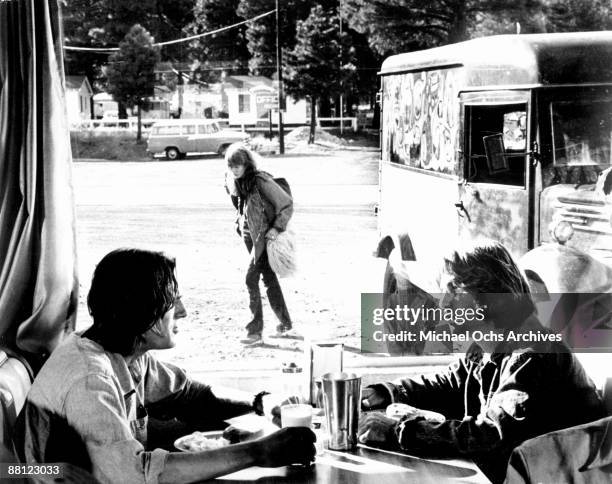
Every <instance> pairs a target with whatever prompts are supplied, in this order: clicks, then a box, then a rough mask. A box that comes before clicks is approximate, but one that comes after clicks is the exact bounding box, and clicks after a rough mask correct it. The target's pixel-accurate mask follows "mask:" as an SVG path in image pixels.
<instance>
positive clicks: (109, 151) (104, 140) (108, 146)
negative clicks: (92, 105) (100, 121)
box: [70, 131, 150, 161]
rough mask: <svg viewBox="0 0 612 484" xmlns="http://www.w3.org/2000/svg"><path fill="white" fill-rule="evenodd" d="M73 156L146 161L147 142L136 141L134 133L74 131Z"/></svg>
mask: <svg viewBox="0 0 612 484" xmlns="http://www.w3.org/2000/svg"><path fill="white" fill-rule="evenodd" d="M70 144H71V147H72V157H73V158H97V159H103V160H117V161H145V160H149V159H150V156H149V155H148V153H147V152H146V148H147V143H146V141H144V140H142V141H139V142H136V137H135V135H134V133H124V132H114V133H109V132H104V131H102V132H96V131H73V132H71V133H70Z"/></svg>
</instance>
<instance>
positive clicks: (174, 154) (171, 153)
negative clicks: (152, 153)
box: [166, 147, 181, 161]
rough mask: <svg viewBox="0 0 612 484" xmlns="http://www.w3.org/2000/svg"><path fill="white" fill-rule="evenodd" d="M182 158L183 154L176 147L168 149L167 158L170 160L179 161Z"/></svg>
mask: <svg viewBox="0 0 612 484" xmlns="http://www.w3.org/2000/svg"><path fill="white" fill-rule="evenodd" d="M180 157H181V152H180V151H179V150H178V149H177V148H174V147H171V148H166V158H167V159H168V160H172V161H174V160H178V159H179V158H180Z"/></svg>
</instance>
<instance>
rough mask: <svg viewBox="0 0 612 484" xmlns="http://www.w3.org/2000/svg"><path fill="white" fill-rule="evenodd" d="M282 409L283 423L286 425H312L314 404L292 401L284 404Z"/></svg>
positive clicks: (309, 426)
mask: <svg viewBox="0 0 612 484" xmlns="http://www.w3.org/2000/svg"><path fill="white" fill-rule="evenodd" d="M280 411H281V425H282V426H283V428H285V427H308V428H311V426H312V406H310V405H308V404H305V403H290V404H287V405H283V406H282V407H281V408H280Z"/></svg>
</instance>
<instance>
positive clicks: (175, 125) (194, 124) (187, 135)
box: [147, 119, 250, 160]
mask: <svg viewBox="0 0 612 484" xmlns="http://www.w3.org/2000/svg"><path fill="white" fill-rule="evenodd" d="M249 139H250V136H249V135H248V134H246V133H243V132H238V131H231V130H228V129H221V128H220V127H219V124H218V123H217V121H213V120H210V119H165V120H162V121H157V122H155V123H154V124H153V125H152V126H151V131H150V132H149V137H148V140H147V151H148V152H149V153H151V154H152V155H155V154H157V153H165V154H166V158H167V159H169V160H177V159H180V158H182V157H184V156H185V155H186V154H188V153H190V154H191V153H218V154H219V155H221V156H223V155H224V154H225V151H226V150H227V147H228V146H229V145H231V144H232V143H237V142H248V141H249Z"/></svg>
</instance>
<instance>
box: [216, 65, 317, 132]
mask: <svg viewBox="0 0 612 484" xmlns="http://www.w3.org/2000/svg"><path fill="white" fill-rule="evenodd" d="M222 90H223V94H225V96H227V110H228V111H227V112H228V115H229V123H230V125H241V124H244V125H256V124H257V121H258V120H267V119H268V115H269V113H270V111H272V113H273V122H275V121H276V116H277V115H276V113H277V110H278V100H277V99H278V83H277V82H276V81H273V80H272V79H270V78H268V77H264V76H227V77H225V79H224V81H223V83H222ZM286 104H287V109H286V111H285V116H284V122H285V123H287V124H304V123H306V122H307V119H308V105H307V103H306V101H304V100H299V101H296V100H294V99H292V98H291V97H290V96H287V99H286Z"/></svg>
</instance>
